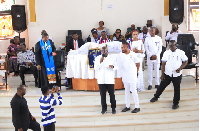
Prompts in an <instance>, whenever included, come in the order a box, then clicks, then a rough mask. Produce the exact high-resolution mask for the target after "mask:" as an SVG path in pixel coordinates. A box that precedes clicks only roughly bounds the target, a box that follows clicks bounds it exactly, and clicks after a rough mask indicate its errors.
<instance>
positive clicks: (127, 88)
mask: <svg viewBox="0 0 200 131" xmlns="http://www.w3.org/2000/svg"><path fill="white" fill-rule="evenodd" d="M124 87H125V101H126V107H127V108H130V91H131V92H132V95H133V99H134V101H135V108H140V106H139V98H138V94H137V90H136V83H126V82H125V83H124Z"/></svg>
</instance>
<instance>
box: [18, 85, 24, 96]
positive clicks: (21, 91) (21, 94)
mask: <svg viewBox="0 0 200 131" xmlns="http://www.w3.org/2000/svg"><path fill="white" fill-rule="evenodd" d="M17 94H18V95H19V96H24V95H25V94H26V87H25V85H19V86H18V87H17Z"/></svg>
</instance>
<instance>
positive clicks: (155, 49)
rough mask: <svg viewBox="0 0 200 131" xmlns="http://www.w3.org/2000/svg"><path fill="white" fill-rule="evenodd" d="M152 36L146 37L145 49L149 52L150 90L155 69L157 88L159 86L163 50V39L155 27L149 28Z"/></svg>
mask: <svg viewBox="0 0 200 131" xmlns="http://www.w3.org/2000/svg"><path fill="white" fill-rule="evenodd" d="M149 33H150V35H151V37H147V38H146V39H145V44H144V45H145V50H146V53H147V65H148V90H151V89H152V79H153V69H154V71H155V88H158V86H159V85H160V83H159V68H160V53H161V52H162V45H163V43H162V39H161V37H159V36H157V35H155V27H151V28H150V30H149Z"/></svg>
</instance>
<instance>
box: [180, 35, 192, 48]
mask: <svg viewBox="0 0 200 131" xmlns="http://www.w3.org/2000/svg"><path fill="white" fill-rule="evenodd" d="M177 44H179V45H189V46H190V48H191V50H194V49H195V39H194V36H193V34H179V35H178V38H177Z"/></svg>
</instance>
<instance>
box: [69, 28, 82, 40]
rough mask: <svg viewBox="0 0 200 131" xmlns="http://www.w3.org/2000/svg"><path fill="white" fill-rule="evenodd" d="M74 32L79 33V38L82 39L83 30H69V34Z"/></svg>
mask: <svg viewBox="0 0 200 131" xmlns="http://www.w3.org/2000/svg"><path fill="white" fill-rule="evenodd" d="M74 32H76V33H77V35H78V38H79V39H82V32H81V30H68V36H72V35H73V33H74Z"/></svg>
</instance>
